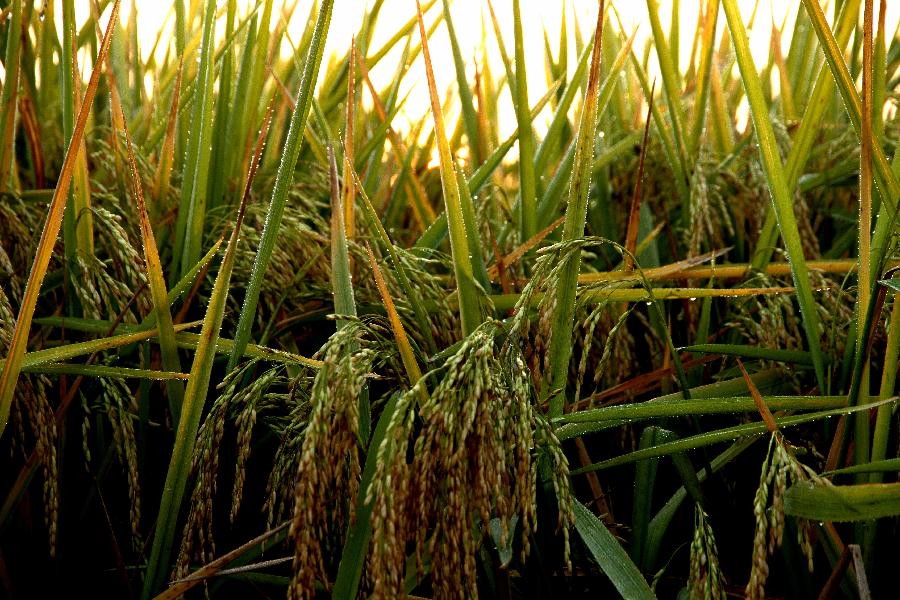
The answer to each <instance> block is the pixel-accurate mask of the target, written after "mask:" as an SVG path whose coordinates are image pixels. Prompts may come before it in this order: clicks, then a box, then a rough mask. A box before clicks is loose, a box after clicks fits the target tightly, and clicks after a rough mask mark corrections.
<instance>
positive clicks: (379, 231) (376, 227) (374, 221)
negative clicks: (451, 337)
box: [350, 168, 437, 354]
mask: <svg viewBox="0 0 900 600" xmlns="http://www.w3.org/2000/svg"><path fill="white" fill-rule="evenodd" d="M350 175H351V176H352V177H353V183H354V185H355V186H356V190H357V192H359V196H360V199H361V200H362V201H363V208H364V210H365V214H366V218H367V219H368V222H369V227H371V228H372V230H373V231H374V232H375V234H376V237H377V239H378V240H380V241H381V245H382V247H383V248H384V249H385V250H386V251H387V253H388V255H389V256H390V257H391V263H392V264H393V265H394V272H395V273H396V274H397V281H398V282H399V283H400V287H401V288H402V289H403V293H404V294H406V297H407V298H410V299H411V301H410V305H411V307H412V310H413V315H415V318H416V325H418V327H419V331H420V332H421V334H422V336H423V337H424V338H425V343H426V344H427V347H428V351H429V352H430V353H432V354H433V353H435V352H437V345H436V344H435V341H434V336H433V335H432V333H431V325H430V323H429V321H428V316H427V315H426V314H425V311H424V309H423V307H422V304H421V303H420V302H415V301H413V300H412V298H414V296H413V288H412V284H411V283H410V281H409V276H408V275H407V273H406V268H405V267H404V266H403V263H402V262H400V256H399V255H398V254H397V249H396V247H395V246H394V243H393V242H392V241H391V238H390V236H388V233H387V231H386V230H385V229H384V225H383V224H382V223H381V219H379V218H378V213H377V211H376V210H375V207H374V206H373V205H372V201H371V200H370V199H369V195H368V194H367V193H366V189H365V188H364V187H363V185H362V182H361V181H360V180H359V175H358V174H357V173H356V170H355V169H353V168H351V169H350Z"/></svg>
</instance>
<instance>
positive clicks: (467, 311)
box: [416, 0, 483, 337]
mask: <svg viewBox="0 0 900 600" xmlns="http://www.w3.org/2000/svg"><path fill="white" fill-rule="evenodd" d="M416 6H417V8H418V15H419V34H420V36H421V39H422V57H423V58H424V60H425V75H426V78H427V80H428V95H429V97H430V98H431V117H432V119H433V120H434V134H435V139H436V141H437V147H438V155H439V157H440V171H441V187H442V188H443V192H444V205H445V212H446V213H447V225H448V227H449V230H450V251H451V253H452V255H453V273H454V275H455V276H456V288H457V295H458V296H459V314H460V315H459V316H460V320H461V322H462V334H463V337H465V336H467V335H469V333H471V332H472V331H474V330H475V328H477V327H478V326H479V325H480V324H481V323H482V321H483V316H482V296H483V292H482V291H481V290H479V289H478V286H477V285H476V283H475V279H474V275H473V270H472V260H471V257H470V256H469V242H468V239H467V236H466V226H465V217H464V215H463V207H462V199H461V197H460V190H459V180H458V179H457V176H456V171H457V166H456V163H455V161H454V159H453V155H452V153H451V151H450V143H449V141H448V140H447V132H446V129H445V128H444V113H443V110H442V108H441V102H440V98H438V91H437V85H436V84H435V81H434V71H433V69H432V63H431V53H430V52H429V50H428V35H427V33H426V32H425V20H424V18H423V17H422V7H421V5H420V4H419V0H416Z"/></svg>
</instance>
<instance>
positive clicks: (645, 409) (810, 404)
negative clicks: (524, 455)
mask: <svg viewBox="0 0 900 600" xmlns="http://www.w3.org/2000/svg"><path fill="white" fill-rule="evenodd" d="M765 404H766V405H767V406H768V407H769V408H770V409H772V410H825V409H832V408H840V407H844V406H847V398H846V396H766V397H765ZM757 406H758V402H757V400H755V399H753V398H702V399H691V400H685V399H683V398H677V399H672V400H654V401H648V402H640V403H637V404H626V405H623V406H607V407H603V408H595V409H590V410H582V411H578V412H573V413H567V414H565V415H563V416H562V417H559V418H557V419H554V421H553V422H554V423H556V424H557V425H558V426H559V427H558V429H557V430H556V435H557V436H558V437H559V439H560V440H568V439H572V438H575V437H579V436H582V435H585V434H588V433H594V432H597V431H603V430H606V429H614V428H616V427H620V426H622V425H624V424H626V423H633V422H637V421H643V420H648V419H663V418H669V417H678V416H682V415H683V416H704V415H717V414H733V413H746V412H757Z"/></svg>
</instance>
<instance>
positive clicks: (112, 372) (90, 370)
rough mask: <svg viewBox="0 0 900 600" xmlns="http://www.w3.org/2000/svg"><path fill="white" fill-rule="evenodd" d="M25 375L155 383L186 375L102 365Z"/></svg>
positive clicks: (39, 369) (55, 366) (56, 366)
mask: <svg viewBox="0 0 900 600" xmlns="http://www.w3.org/2000/svg"><path fill="white" fill-rule="evenodd" d="M22 371H23V372H25V373H43V374H44V375H83V376H86V377H110V378H113V379H153V380H157V381H166V382H169V381H173V380H176V381H178V380H185V379H187V378H188V377H190V376H189V375H188V374H187V373H173V372H171V371H151V370H147V369H129V368H127V367H108V366H103V365H73V364H60V363H51V364H49V365H38V366H35V367H30V368H23V369H22Z"/></svg>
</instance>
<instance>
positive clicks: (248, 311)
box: [228, 0, 334, 371]
mask: <svg viewBox="0 0 900 600" xmlns="http://www.w3.org/2000/svg"><path fill="white" fill-rule="evenodd" d="M333 8H334V0H323V2H322V5H321V6H320V8H319V14H318V17H317V18H316V25H315V30H314V32H313V37H312V41H311V43H310V48H309V54H308V55H307V57H306V61H305V62H304V63H303V75H302V78H301V80H300V89H299V92H298V93H297V107H296V108H295V109H294V112H293V114H292V115H291V122H290V127H289V129H288V134H287V139H286V140H285V143H284V149H283V151H282V154H281V161H280V163H279V165H278V173H277V174H276V176H275V185H274V188H273V190H272V199H271V201H270V203H269V210H268V212H267V214H266V221H265V225H264V226H263V231H262V235H261V236H260V241H259V248H258V249H257V253H256V258H255V259H254V261H253V270H252V271H251V273H250V281H249V283H248V284H247V292H246V295H245V296H244V305H243V307H242V309H241V316H240V318H239V320H238V325H237V332H236V333H235V336H234V349H233V352H232V354H231V357H230V358H229V359H228V371H231V370H232V369H234V367H235V366H236V365H237V362H238V360H239V359H240V357H241V356H243V354H244V349H245V348H246V347H247V344H248V343H249V342H250V329H251V327H252V326H253V322H254V320H255V317H256V307H257V303H258V302H259V295H260V292H261V291H262V282H263V278H264V277H265V275H266V270H267V269H268V267H269V261H270V260H271V259H272V253H273V252H274V250H275V240H276V239H277V238H278V230H279V228H280V227H281V218H282V216H283V215H284V207H285V204H286V203H287V198H288V192H289V191H290V188H291V183H292V182H293V178H294V169H296V166H297V159H298V158H299V156H300V147H301V143H302V140H303V132H304V130H305V129H306V120H307V117H308V116H309V111H310V106H311V105H312V97H313V88H314V86H315V83H316V79H317V78H318V73H319V66H320V64H321V62H322V53H323V52H324V49H325V38H326V37H327V35H328V26H329V24H330V22H331V13H332V10H333Z"/></svg>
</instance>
